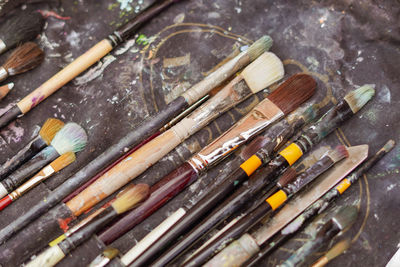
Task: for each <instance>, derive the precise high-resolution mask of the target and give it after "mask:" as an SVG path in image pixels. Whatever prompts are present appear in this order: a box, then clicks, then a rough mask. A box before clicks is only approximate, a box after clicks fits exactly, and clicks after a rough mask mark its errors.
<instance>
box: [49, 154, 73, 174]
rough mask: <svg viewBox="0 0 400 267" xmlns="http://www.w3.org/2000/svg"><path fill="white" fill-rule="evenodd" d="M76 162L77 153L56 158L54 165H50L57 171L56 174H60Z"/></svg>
mask: <svg viewBox="0 0 400 267" xmlns="http://www.w3.org/2000/svg"><path fill="white" fill-rule="evenodd" d="M75 160H76V157H75V153H74V152H67V153H65V154H62V155H61V156H59V157H58V158H56V159H55V160H54V161H53V162H52V163H50V165H51V167H52V168H53V169H54V170H55V172H58V171H60V170H62V169H64V168H65V167H67V166H68V165H69V164H71V163H72V162H74V161H75Z"/></svg>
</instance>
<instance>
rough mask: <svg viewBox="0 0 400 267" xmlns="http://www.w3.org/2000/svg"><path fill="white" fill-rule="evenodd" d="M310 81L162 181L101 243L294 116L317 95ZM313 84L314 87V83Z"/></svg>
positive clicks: (257, 110) (273, 98)
mask: <svg viewBox="0 0 400 267" xmlns="http://www.w3.org/2000/svg"><path fill="white" fill-rule="evenodd" d="M252 64H254V63H252ZM250 66H251V65H249V66H248V67H250ZM265 79H267V78H265ZM310 80H311V81H313V80H312V78H311V77H310V76H308V75H295V76H292V77H291V78H289V79H288V80H287V81H286V82H285V83H283V84H282V85H281V86H279V87H278V88H277V89H275V91H274V92H272V93H271V94H270V95H269V96H268V97H267V98H266V99H265V100H263V101H261V102H260V103H259V104H258V105H257V106H256V107H254V108H253V110H252V111H250V112H249V114H247V115H246V116H245V117H243V118H242V119H241V120H239V121H238V122H237V123H236V124H235V125H234V126H232V127H231V128H230V129H229V130H227V131H226V132H225V133H223V134H222V135H221V136H220V137H218V138H217V139H216V140H214V141H213V142H212V143H211V144H209V145H208V146H206V147H205V148H203V149H202V150H201V151H200V152H199V153H197V154H196V155H194V156H193V157H192V158H191V159H189V160H188V161H187V162H185V163H184V164H183V165H181V166H179V167H178V168H177V169H175V170H174V171H173V172H171V173H169V174H168V175H167V176H165V177H164V178H163V179H161V180H160V181H159V183H157V184H156V185H155V186H154V187H153V189H152V196H151V197H150V198H149V200H148V201H146V202H145V203H143V205H142V206H141V208H140V210H134V211H131V212H130V213H128V214H127V215H125V216H126V219H125V218H123V219H121V220H120V221H119V222H118V223H117V224H116V225H115V227H114V226H112V227H111V228H109V229H108V230H107V231H106V232H105V233H103V234H102V235H101V237H100V238H101V240H102V241H103V242H105V243H107V244H109V243H110V242H112V241H113V240H115V238H116V237H117V236H119V235H121V234H123V233H124V232H126V231H128V230H129V229H130V228H132V227H133V226H134V225H135V224H136V223H137V221H138V215H139V214H143V213H144V212H143V211H145V210H146V208H147V211H146V213H148V211H150V210H151V211H155V210H156V207H160V206H161V205H163V204H164V203H165V202H166V201H167V200H169V199H171V198H172V197H174V196H175V195H176V194H178V193H179V192H180V191H182V190H183V189H184V188H185V187H186V186H188V185H189V184H190V183H192V182H193V181H195V180H197V179H198V177H200V175H201V174H202V173H204V172H205V170H206V169H207V168H210V167H213V166H215V165H216V164H217V163H219V162H220V161H221V160H222V159H224V158H225V157H227V156H228V155H229V154H230V153H232V152H233V151H234V150H236V149H237V148H238V147H240V146H241V145H242V144H244V143H245V142H246V141H248V140H249V139H251V138H253V137H254V136H256V135H257V134H258V133H259V132H260V131H262V130H264V129H266V128H267V127H268V126H269V125H271V124H272V123H274V122H275V121H277V120H279V119H281V118H282V117H283V116H285V115H286V114H288V113H290V112H292V111H293V109H295V108H296V107H297V106H299V105H300V104H301V103H303V102H304V101H305V100H307V99H308V98H309V97H310V96H311V95H312V94H313V92H314V90H313V89H314V87H313V86H308V85H309V83H308V82H310ZM311 84H313V83H312V82H311ZM282 96H285V97H282ZM287 103H290V104H289V105H288V104H287ZM268 145H270V143H268ZM266 146H267V144H266ZM272 149H273V147H272ZM121 229H123V230H124V231H122V230H121Z"/></svg>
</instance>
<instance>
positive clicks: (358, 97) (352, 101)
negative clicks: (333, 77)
mask: <svg viewBox="0 0 400 267" xmlns="http://www.w3.org/2000/svg"><path fill="white" fill-rule="evenodd" d="M374 88H375V84H366V85H363V86H361V87H360V88H358V89H356V90H354V91H351V92H350V93H348V94H347V95H346V96H345V97H344V100H345V101H346V102H347V104H349V106H350V108H351V111H353V113H357V112H358V111H359V110H360V109H361V108H362V107H363V106H365V104H367V103H368V101H369V100H371V98H372V97H373V96H374V95H375V89H374Z"/></svg>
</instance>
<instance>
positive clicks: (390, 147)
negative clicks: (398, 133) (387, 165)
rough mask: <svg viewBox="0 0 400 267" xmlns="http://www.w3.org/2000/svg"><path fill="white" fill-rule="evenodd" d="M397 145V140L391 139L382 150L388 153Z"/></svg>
mask: <svg viewBox="0 0 400 267" xmlns="http://www.w3.org/2000/svg"><path fill="white" fill-rule="evenodd" d="M395 145H396V142H395V141H394V140H392V139H390V140H389V141H387V142H386V144H385V145H384V146H383V148H382V150H383V151H385V152H386V153H387V152H389V151H390V150H392V149H393V148H394V146H395Z"/></svg>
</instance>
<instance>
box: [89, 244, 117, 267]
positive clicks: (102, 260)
mask: <svg viewBox="0 0 400 267" xmlns="http://www.w3.org/2000/svg"><path fill="white" fill-rule="evenodd" d="M118 254H119V251H118V249H115V248H106V249H105V250H104V251H103V253H101V254H100V255H99V256H97V257H96V258H95V259H94V260H93V261H92V262H91V263H90V264H89V265H88V267H103V266H106V265H107V264H108V263H109V262H110V261H112V259H114V258H115V257H117V256H118Z"/></svg>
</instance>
